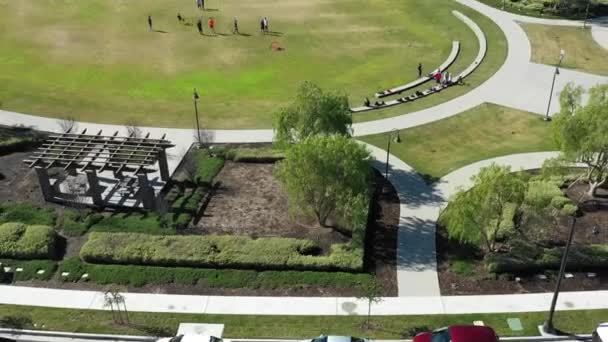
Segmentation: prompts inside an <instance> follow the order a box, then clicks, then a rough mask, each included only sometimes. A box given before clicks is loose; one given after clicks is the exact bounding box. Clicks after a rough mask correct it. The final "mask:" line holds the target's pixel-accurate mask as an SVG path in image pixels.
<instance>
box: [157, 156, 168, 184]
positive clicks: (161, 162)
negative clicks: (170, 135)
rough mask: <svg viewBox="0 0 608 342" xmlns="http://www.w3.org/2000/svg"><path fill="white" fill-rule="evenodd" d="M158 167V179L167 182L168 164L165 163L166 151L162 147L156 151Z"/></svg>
mask: <svg viewBox="0 0 608 342" xmlns="http://www.w3.org/2000/svg"><path fill="white" fill-rule="evenodd" d="M158 169H159V171H160V179H162V180H163V181H165V182H168V181H169V177H170V175H169V164H167V152H166V151H165V149H164V148H163V149H161V150H160V151H159V152H158Z"/></svg>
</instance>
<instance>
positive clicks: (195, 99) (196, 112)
mask: <svg viewBox="0 0 608 342" xmlns="http://www.w3.org/2000/svg"><path fill="white" fill-rule="evenodd" d="M198 99H200V97H199V96H198V92H197V91H196V88H194V93H193V94H192V101H193V102H194V116H195V117H196V136H197V138H198V145H199V146H200V145H201V128H200V126H199V122H198V105H197V103H198Z"/></svg>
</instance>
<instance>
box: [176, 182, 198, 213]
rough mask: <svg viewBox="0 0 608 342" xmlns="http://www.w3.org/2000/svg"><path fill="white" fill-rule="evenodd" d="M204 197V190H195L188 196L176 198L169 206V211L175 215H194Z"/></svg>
mask: <svg viewBox="0 0 608 342" xmlns="http://www.w3.org/2000/svg"><path fill="white" fill-rule="evenodd" d="M204 196H205V190H204V189H202V188H197V189H196V190H194V191H192V193H191V194H190V195H184V196H181V197H178V198H177V199H176V200H175V201H174V202H173V204H172V205H171V211H173V212H175V213H183V212H186V213H190V214H195V213H196V210H197V209H198V207H199V205H200V203H201V201H202V200H203V197H204Z"/></svg>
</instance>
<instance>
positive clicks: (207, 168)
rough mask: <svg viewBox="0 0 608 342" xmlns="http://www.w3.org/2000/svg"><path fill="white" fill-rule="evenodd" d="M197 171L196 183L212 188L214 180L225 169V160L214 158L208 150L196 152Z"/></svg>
mask: <svg viewBox="0 0 608 342" xmlns="http://www.w3.org/2000/svg"><path fill="white" fill-rule="evenodd" d="M192 153H194V158H195V160H196V165H197V170H196V177H195V181H196V183H197V184H200V185H206V186H210V185H211V183H212V182H213V178H215V176H216V175H217V174H218V173H219V172H220V171H221V170H222V168H223V167H224V159H222V158H218V157H212V156H211V155H209V152H207V151H206V150H194V151H192Z"/></svg>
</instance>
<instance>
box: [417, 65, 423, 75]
mask: <svg viewBox="0 0 608 342" xmlns="http://www.w3.org/2000/svg"><path fill="white" fill-rule="evenodd" d="M420 77H422V63H418V78H420Z"/></svg>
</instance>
